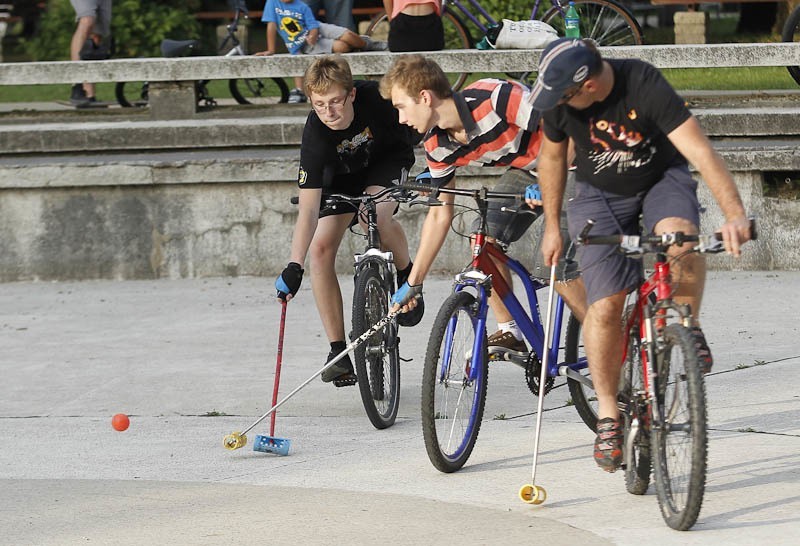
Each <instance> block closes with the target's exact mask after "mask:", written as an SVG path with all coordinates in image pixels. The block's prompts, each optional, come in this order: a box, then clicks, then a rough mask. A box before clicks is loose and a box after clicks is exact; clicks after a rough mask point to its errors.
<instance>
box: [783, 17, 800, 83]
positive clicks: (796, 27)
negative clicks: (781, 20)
mask: <svg viewBox="0 0 800 546" xmlns="http://www.w3.org/2000/svg"><path fill="white" fill-rule="evenodd" d="M781 40H783V41H784V42H800V6H797V7H796V8H794V11H793V12H792V13H791V14H789V17H788V18H787V19H786V23H785V24H784V25H783V33H782V34H781ZM786 69H787V70H788V71H789V74H791V75H792V78H794V81H796V82H797V84H798V85H800V66H787V67H786Z"/></svg>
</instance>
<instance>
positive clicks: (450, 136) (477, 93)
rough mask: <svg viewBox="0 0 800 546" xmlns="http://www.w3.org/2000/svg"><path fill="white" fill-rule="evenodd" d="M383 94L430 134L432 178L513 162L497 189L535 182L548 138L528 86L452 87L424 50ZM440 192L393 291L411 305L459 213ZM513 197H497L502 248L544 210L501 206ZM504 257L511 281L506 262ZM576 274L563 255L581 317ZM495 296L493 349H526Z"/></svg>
mask: <svg viewBox="0 0 800 546" xmlns="http://www.w3.org/2000/svg"><path fill="white" fill-rule="evenodd" d="M381 94H382V95H383V97H384V98H390V99H391V101H392V104H393V105H394V107H395V108H397V110H398V112H399V116H400V122H401V123H404V124H406V125H409V126H411V127H413V128H414V129H416V130H417V131H419V132H420V133H423V134H425V141H424V142H425V155H426V160H427V163H428V168H429V170H430V176H431V178H432V184H433V185H435V186H438V187H453V186H454V185H455V171H456V168H457V167H460V166H464V165H471V166H487V167H497V166H507V167H510V168H509V169H508V170H507V171H506V172H505V174H503V175H502V176H501V178H500V181H499V182H498V184H497V185H496V186H495V187H494V190H495V191H501V192H514V193H519V194H520V195H522V194H525V193H526V188H527V187H529V186H531V185H535V184H536V178H535V177H534V176H533V174H531V171H533V170H534V169H535V166H536V158H537V155H538V153H539V147H540V144H541V141H542V136H541V130H540V128H539V119H540V116H539V115H538V114H537V113H536V112H535V111H534V110H533V109H532V108H531V106H530V103H529V100H528V98H529V93H528V90H527V88H526V87H524V86H523V85H521V84H519V83H517V82H509V81H504V80H497V79H483V80H479V81H477V82H475V83H473V84H472V85H470V86H469V87H467V88H466V89H464V90H463V91H460V92H453V91H452V90H451V89H450V82H449V81H448V79H447V77H446V76H445V74H444V72H442V69H441V68H440V67H439V65H437V64H436V63H435V62H434V61H432V60H430V59H427V58H425V57H423V56H421V55H404V56H402V57H399V58H398V59H397V61H395V63H394V64H393V65H392V67H391V68H390V69H389V71H388V73H387V74H386V75H385V76H384V77H383V79H382V80H381ZM439 200H440V201H442V202H443V203H444V206H441V207H431V208H430V209H429V211H428V215H427V217H426V219H425V223H424V225H423V227H422V234H421V237H420V246H419V250H418V251H417V255H416V257H415V258H414V267H413V269H412V270H411V273H410V274H409V276H408V280H407V281H406V283H405V284H404V285H403V286H402V287H401V288H400V289H399V290H398V291H397V292H396V293H395V297H394V298H393V301H394V302H395V303H396V304H399V305H400V306H403V307H404V308H405V309H413V308H414V307H415V306H416V301H415V299H414V296H415V295H416V294H419V293H421V292H422V282H423V280H424V278H425V276H426V274H427V273H428V271H429V269H430V267H431V265H432V264H433V261H434V259H435V258H436V255H437V254H438V252H439V249H440V248H441V247H442V244H443V243H444V239H445V237H446V235H447V231H448V229H449V227H450V223H451V221H452V219H453V206H452V205H453V201H454V197H453V196H452V195H448V194H441V195H440V196H439ZM509 204H510V205H511V206H513V202H512V203H504V202H502V201H499V200H492V201H491V202H490V209H489V215H488V224H489V226H488V231H489V235H490V236H491V237H492V238H493V239H494V240H495V241H496V242H495V244H497V245H498V246H499V247H500V248H502V249H505V248H506V247H507V246H508V244H510V243H512V242H514V241H516V240H518V239H519V238H520V237H521V236H522V235H523V234H524V233H525V231H526V230H527V229H528V227H529V226H530V225H531V224H532V223H533V221H534V220H535V219H536V218H537V216H534V215H531V214H514V213H509V212H503V211H501V207H503V206H508V205H509ZM528 204H530V205H541V201H540V200H538V199H536V200H528ZM568 240H569V239H568V238H567V239H566V241H567V242H568ZM538 254H539V253H538V252H537V253H536V255H537V256H538ZM566 254H567V252H564V253H563V255H566ZM497 265H498V268H499V269H500V271H501V272H502V273H503V276H504V277H505V278H506V280H508V281H509V282H510V280H511V278H510V274H509V272H508V270H507V268H505V267H504V266H503V264H497ZM547 276H549V275H547ZM577 277H578V271H577V267H576V266H575V265H574V262H571V261H570V260H564V261H562V262H561V263H560V264H559V267H558V274H557V278H558V279H559V281H563V282H559V283H558V285H557V286H556V289H557V290H558V292H559V293H560V294H561V295H562V296H563V297H564V299H565V301H566V302H567V303H568V304H569V306H570V308H571V309H572V311H573V313H575V314H576V316H577V317H578V318H579V319H582V318H583V313H584V310H585V303H584V299H585V296H584V290H583V282H582V281H581V280H580V279H579V278H577ZM489 304H490V306H491V308H492V311H493V312H494V315H495V318H496V319H497V322H498V331H497V332H495V333H494V334H492V335H491V336H489V347H490V350H491V349H492V348H493V347H494V348H495V351H494V352H499V353H500V354H501V355H503V354H508V353H511V352H513V353H522V354H524V353H527V352H528V348H527V346H526V345H525V342H524V341H523V339H522V337H523V336H522V332H521V331H520V330H519V328H518V327H517V325H516V323H515V322H514V320H513V317H512V316H511V314H510V313H509V311H508V309H506V307H505V306H504V305H503V303H502V301H501V300H500V298H499V297H497V296H496V294H494V292H493V293H492V297H491V298H490V300H489ZM501 358H502V356H501Z"/></svg>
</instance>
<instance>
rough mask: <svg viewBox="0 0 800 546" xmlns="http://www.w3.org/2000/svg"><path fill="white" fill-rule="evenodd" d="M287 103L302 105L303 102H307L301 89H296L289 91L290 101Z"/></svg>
mask: <svg viewBox="0 0 800 546" xmlns="http://www.w3.org/2000/svg"><path fill="white" fill-rule="evenodd" d="M287 102H288V103H289V104H300V103H301V102H306V96H305V95H304V94H303V92H302V91H301V90H300V89H298V88H297V87H295V88H294V89H292V90H291V91H289V100H288V101H287Z"/></svg>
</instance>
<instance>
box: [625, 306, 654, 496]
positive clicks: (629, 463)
mask: <svg viewBox="0 0 800 546" xmlns="http://www.w3.org/2000/svg"><path fill="white" fill-rule="evenodd" d="M634 310H635V309H634V307H633V306H630V307H628V309H627V310H626V313H625V315H624V316H623V318H622V320H623V324H625V323H626V322H627V320H628V316H629V314H630V313H632V312H634ZM646 392H647V391H646V389H645V386H644V377H643V376H642V353H641V341H640V339H639V325H638V322H637V323H636V324H634V325H633V327H632V329H631V332H630V337H629V340H628V354H627V357H626V358H625V363H624V364H623V365H622V373H621V374H620V387H619V400H620V402H622V403H624V404H625V408H624V409H623V411H622V423H623V429H624V437H625V445H628V442H632V446H633V449H632V450H631V453H628V452H627V451H626V452H625V489H627V491H628V493H630V494H632V495H644V494H645V493H647V489H648V487H649V486H650V460H651V458H650V423H649V419H647V413H646V412H647V405H646V403H645V402H646V400H645V396H646ZM632 434H633V435H634V437H633V438H631V435H632ZM623 449H624V447H623Z"/></svg>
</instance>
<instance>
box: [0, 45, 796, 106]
mask: <svg viewBox="0 0 800 546" xmlns="http://www.w3.org/2000/svg"><path fill="white" fill-rule="evenodd" d="M601 51H602V52H603V54H604V55H606V56H613V57H617V58H640V59H643V60H645V61H648V62H650V63H652V64H653V65H655V66H656V67H658V68H720V67H738V66H749V67H754V66H787V65H789V66H797V65H800V43H783V42H780V43H765V44H764V43H759V44H713V45H651V46H626V47H614V48H601ZM540 53H541V51H540V50H496V51H479V50H448V51H436V52H430V53H426V56H428V57H430V58H432V59H434V60H436V61H437V62H438V63H439V64H440V65H441V67H442V69H443V70H444V71H445V72H448V73H458V72H463V71H464V69H465V67H466V68H468V69H469V70H470V71H471V72H489V73H498V72H499V73H504V72H525V71H530V70H532V69H534V68H535V67H536V66H537V63H538V59H539V55H540ZM397 55H398V54H395V53H388V52H369V53H351V54H348V55H347V59H348V61H349V63H350V67H351V69H352V72H353V74H355V75H357V76H362V75H379V74H384V73H385V72H386V71H387V70H388V68H389V66H390V65H391V64H392V61H393V59H394V58H395V57H396V56H397ZM312 60H313V57H312V56H308V55H273V56H271V57H231V58H228V57H191V58H179V59H174V58H172V59H167V58H150V59H113V60H107V61H77V62H69V61H56V62H33V63H3V64H0V85H36V84H58V83H74V82H75V81H91V82H118V81H149V82H150V109H151V114H152V116H153V117H154V118H157V119H158V118H170V117H191V116H192V115H193V114H194V113H195V112H196V105H197V101H196V97H195V90H194V85H191V82H193V81H195V80H198V79H208V80H216V79H232V78H270V77H288V76H301V75H303V73H304V72H305V70H306V68H307V67H308V65H309V63H311V61H312Z"/></svg>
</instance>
